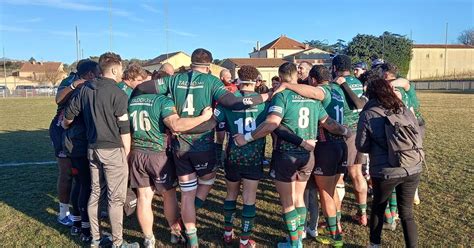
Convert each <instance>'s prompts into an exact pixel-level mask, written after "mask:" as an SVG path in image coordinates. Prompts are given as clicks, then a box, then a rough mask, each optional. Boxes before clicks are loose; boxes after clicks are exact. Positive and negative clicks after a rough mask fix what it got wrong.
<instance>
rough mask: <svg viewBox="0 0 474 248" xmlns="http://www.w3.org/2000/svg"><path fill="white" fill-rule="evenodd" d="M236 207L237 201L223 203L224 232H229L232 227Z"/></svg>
mask: <svg viewBox="0 0 474 248" xmlns="http://www.w3.org/2000/svg"><path fill="white" fill-rule="evenodd" d="M196 199H198V198H196ZM236 207H237V201H227V200H226V201H224V230H225V231H226V232H231V231H232V228H233V227H234V218H235V209H236Z"/></svg>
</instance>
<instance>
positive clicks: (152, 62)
mask: <svg viewBox="0 0 474 248" xmlns="http://www.w3.org/2000/svg"><path fill="white" fill-rule="evenodd" d="M178 53H181V52H174V53H165V54H161V55H160V56H158V57H156V58H154V59H152V60H150V61H148V62H147V63H146V64H145V66H147V65H156V64H159V63H161V62H163V61H165V60H167V59H168V58H171V57H173V56H175V55H176V54H178Z"/></svg>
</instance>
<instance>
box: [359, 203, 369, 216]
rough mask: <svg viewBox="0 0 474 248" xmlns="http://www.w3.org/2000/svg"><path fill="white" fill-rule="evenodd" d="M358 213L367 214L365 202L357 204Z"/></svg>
mask: <svg viewBox="0 0 474 248" xmlns="http://www.w3.org/2000/svg"><path fill="white" fill-rule="evenodd" d="M359 214H367V204H359Z"/></svg>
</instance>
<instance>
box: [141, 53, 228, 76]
mask: <svg viewBox="0 0 474 248" xmlns="http://www.w3.org/2000/svg"><path fill="white" fill-rule="evenodd" d="M165 63H169V64H171V65H172V66H173V68H174V70H175V71H178V70H179V68H180V67H184V68H186V69H188V68H189V66H190V65H191V56H189V55H188V54H186V53H185V52H182V51H178V52H173V53H168V54H161V55H159V56H158V57H156V58H154V59H152V60H150V61H148V62H147V63H146V64H145V65H143V68H144V69H146V70H149V71H151V72H153V71H155V70H157V71H158V70H160V68H161V66H162V65H163V64H165ZM222 69H224V68H223V67H221V66H218V65H216V64H211V66H210V70H211V73H212V75H214V76H217V77H218V76H219V73H220V72H221V70H222Z"/></svg>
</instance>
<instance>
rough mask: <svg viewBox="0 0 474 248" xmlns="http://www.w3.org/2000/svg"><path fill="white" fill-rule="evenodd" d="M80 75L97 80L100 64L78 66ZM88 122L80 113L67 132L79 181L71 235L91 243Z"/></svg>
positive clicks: (66, 142) (69, 153) (73, 199)
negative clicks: (86, 125) (78, 236)
mask: <svg viewBox="0 0 474 248" xmlns="http://www.w3.org/2000/svg"><path fill="white" fill-rule="evenodd" d="M77 75H78V76H79V78H80V79H83V80H86V81H91V80H94V79H96V78H98V77H99V75H100V69H99V64H97V62H95V61H92V60H87V61H85V62H83V63H81V64H80V65H79V66H78V68H77ZM82 85H83V84H81V85H79V86H77V88H76V89H75V90H74V92H73V93H72V96H71V97H74V96H75V95H77V94H79V92H80V88H81V87H82ZM84 125H85V124H84V120H83V118H82V115H78V116H77V117H76V118H75V119H74V122H73V123H72V124H71V126H70V128H68V129H66V131H65V138H64V147H65V150H66V153H67V156H68V157H69V158H70V159H71V163H72V168H73V177H74V181H75V182H74V187H73V190H72V192H71V202H72V206H73V211H72V213H71V219H72V220H73V221H74V223H73V226H72V227H71V235H73V236H76V235H80V239H81V241H82V242H84V243H85V244H88V243H89V242H90V241H91V240H92V237H91V232H90V223H89V215H88V213H87V203H88V201H89V196H90V194H91V175H90V169H89V160H88V159H87V136H86V128H85V126H84Z"/></svg>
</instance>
